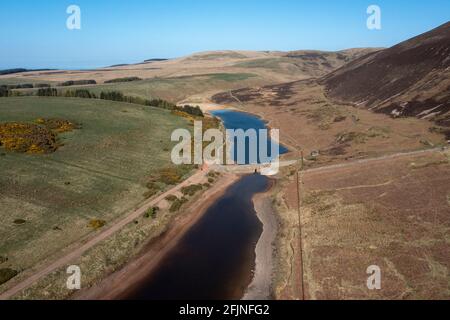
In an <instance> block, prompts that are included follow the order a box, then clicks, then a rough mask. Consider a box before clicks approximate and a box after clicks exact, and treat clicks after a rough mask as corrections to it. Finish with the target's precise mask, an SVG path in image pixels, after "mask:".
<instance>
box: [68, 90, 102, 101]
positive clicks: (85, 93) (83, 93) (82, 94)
mask: <svg viewBox="0 0 450 320" xmlns="http://www.w3.org/2000/svg"><path fill="white" fill-rule="evenodd" d="M64 96H66V97H69V98H85V99H93V98H96V96H95V94H93V93H91V92H90V91H89V90H86V89H77V90H75V91H72V90H67V91H66V92H65V94H64Z"/></svg>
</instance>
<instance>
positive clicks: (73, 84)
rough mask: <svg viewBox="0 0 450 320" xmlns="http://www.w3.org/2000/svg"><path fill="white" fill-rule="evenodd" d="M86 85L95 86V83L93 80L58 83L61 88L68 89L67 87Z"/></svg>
mask: <svg viewBox="0 0 450 320" xmlns="http://www.w3.org/2000/svg"><path fill="white" fill-rule="evenodd" d="M88 84H97V81H95V80H70V81H65V82H63V83H60V86H62V87H69V86H83V85H88Z"/></svg>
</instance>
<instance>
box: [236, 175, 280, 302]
mask: <svg viewBox="0 0 450 320" xmlns="http://www.w3.org/2000/svg"><path fill="white" fill-rule="evenodd" d="M272 184H273V182H272ZM270 190H271V188H270V189H269V190H268V191H266V192H265V193H260V194H257V195H255V196H254V197H253V203H254V206H255V210H256V213H257V215H258V218H259V220H260V221H261V222H262V224H263V233H262V235H261V237H260V239H259V241H258V243H257V245H256V249H255V253H256V261H255V265H256V267H255V275H254V277H253V281H252V283H251V284H250V285H249V287H248V289H247V292H246V293H245V295H244V297H243V300H268V299H270V297H271V287H272V274H273V267H274V265H273V263H274V262H273V250H274V247H273V245H274V241H275V237H276V234H277V220H276V217H275V215H274V213H273V209H272V199H271V198H270V196H269V194H270Z"/></svg>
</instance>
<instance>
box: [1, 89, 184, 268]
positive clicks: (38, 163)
mask: <svg viewBox="0 0 450 320" xmlns="http://www.w3.org/2000/svg"><path fill="white" fill-rule="evenodd" d="M38 117H60V118H65V119H68V120H72V121H76V122H79V123H81V124H82V126H83V128H82V129H81V130H77V131H74V132H71V133H67V134H64V135H62V136H61V138H62V141H63V142H64V144H65V146H64V147H62V148H60V149H59V150H58V151H57V152H55V153H53V154H51V155H24V154H13V153H8V154H6V155H2V156H0V172H1V174H0V208H1V210H0V220H1V221H2V224H1V226H0V243H1V247H0V255H3V256H7V257H8V258H9V261H8V265H10V266H12V267H14V268H16V269H26V268H28V267H30V266H32V265H33V264H35V263H36V262H38V261H40V260H42V259H43V258H45V257H47V256H49V255H50V254H52V253H55V252H58V250H60V249H61V248H64V247H67V245H69V244H70V243H72V242H74V241H76V240H78V239H80V237H82V236H84V235H86V234H88V233H89V232H91V231H92V230H91V229H90V228H88V227H87V224H88V222H89V220H90V219H94V218H95V219H103V220H106V221H107V222H111V221H112V220H113V219H114V218H116V217H118V216H119V215H120V214H122V213H124V212H125V211H127V210H129V209H131V208H133V207H134V206H135V205H136V204H137V203H139V202H140V201H142V200H143V193H144V192H145V191H146V188H145V181H146V177H148V176H149V175H151V174H152V172H155V170H157V169H158V168H161V167H164V166H168V165H169V164H170V163H171V162H170V154H169V153H170V151H169V150H170V149H171V142H170V134H171V132H172V131H173V130H174V129H175V128H180V127H187V125H188V124H187V122H186V121H185V120H184V119H183V118H180V117H176V116H173V115H171V114H170V113H169V112H167V111H164V110H159V109H154V108H149V107H141V106H136V105H131V104H124V103H115V102H107V101H97V100H84V99H63V98H36V97H26V98H3V99H0V121H1V122H4V121H33V120H34V119H36V118H38ZM0 152H3V151H2V150H1V149H0ZM67 182H70V185H69V184H66V183H67ZM15 219H25V220H26V221H27V223H26V224H25V225H22V226H16V225H14V224H13V221H14V220H15ZM54 227H59V228H60V229H61V230H62V231H57V230H53V228H54Z"/></svg>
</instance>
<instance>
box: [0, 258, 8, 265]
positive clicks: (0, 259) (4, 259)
mask: <svg viewBox="0 0 450 320" xmlns="http://www.w3.org/2000/svg"><path fill="white" fill-rule="evenodd" d="M6 261H8V258H7V257H4V256H0V264H2V263H5V262H6Z"/></svg>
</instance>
